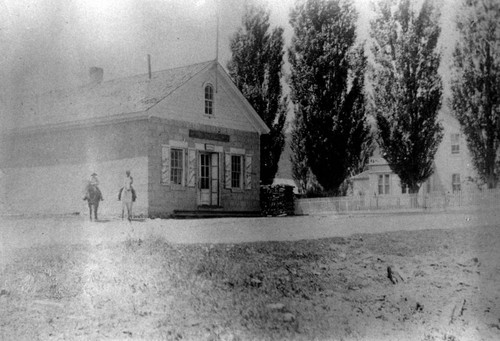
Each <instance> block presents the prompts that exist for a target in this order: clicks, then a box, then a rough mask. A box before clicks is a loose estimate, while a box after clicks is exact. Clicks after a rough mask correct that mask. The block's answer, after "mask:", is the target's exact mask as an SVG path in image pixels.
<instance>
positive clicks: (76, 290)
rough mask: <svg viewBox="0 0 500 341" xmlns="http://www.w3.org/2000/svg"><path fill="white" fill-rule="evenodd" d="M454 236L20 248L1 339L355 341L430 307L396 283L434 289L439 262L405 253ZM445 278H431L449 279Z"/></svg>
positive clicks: (4, 288) (3, 298) (5, 282)
mask: <svg viewBox="0 0 500 341" xmlns="http://www.w3.org/2000/svg"><path fill="white" fill-rule="evenodd" d="M421 233H423V232H421ZM464 233H466V234H465V237H466V238H468V237H469V236H468V235H467V233H469V232H464ZM488 233H491V231H488ZM409 235H410V236H411V240H408V236H409ZM490 235H491V234H488V236H490ZM448 237H450V235H449V234H447V233H431V235H430V237H424V236H422V235H421V234H418V233H417V234H412V233H410V234H400V233H394V234H381V235H378V236H377V235H364V236H353V237H349V238H331V239H322V240H312V241H298V242H267V243H266V242H262V243H246V244H221V245H210V244H198V245H178V244H172V243H168V242H166V241H165V240H164V239H162V238H148V239H144V240H142V239H129V240H127V241H125V242H123V243H119V244H108V245H99V246H88V245H77V246H75V245H71V246H65V245H54V246H50V247H40V248H31V249H25V250H20V251H18V252H17V254H16V255H15V257H14V260H13V261H12V262H11V263H9V264H8V265H7V266H6V267H5V269H4V270H3V271H2V272H0V292H1V293H2V294H0V304H2V305H3V307H8V309H7V310H1V308H0V314H1V315H0V317H1V318H2V319H3V320H5V321H6V322H7V323H8V325H9V329H8V332H7V333H8V334H5V335H2V336H5V338H7V339H19V338H23V336H26V335H25V334H22V331H23V328H25V327H23V326H26V325H29V326H31V327H30V328H32V330H36V333H34V332H33V334H31V335H32V336H33V337H35V338H41V339H45V338H51V335H53V336H54V335H58V336H59V337H63V335H66V336H68V337H69V338H72V337H71V336H73V337H77V336H78V337H81V338H83V339H85V338H118V339H121V338H124V337H131V338H137V339H168V340H186V339H187V340H191V339H193V340H198V339H206V340H208V339H210V340H246V339H259V340H260V339H268V340H275V339H280V340H311V339H338V340H340V339H346V340H348V339H353V338H354V339H356V338H359V339H363V335H365V336H370V335H371V334H370V331H369V330H365V329H363V328H367V327H366V326H367V325H368V326H369V325H370V324H373V325H380V326H382V325H385V324H388V323H394V325H393V328H402V329H403V330H404V329H405V328H407V326H408V324H411V323H418V324H421V319H422V318H424V317H425V316H428V315H423V313H422V312H419V311H417V310H416V308H415V306H416V303H417V302H416V301H415V300H414V299H412V298H411V297H408V296H404V295H403V294H404V291H402V292H403V294H401V295H400V296H397V297H392V296H391V295H393V294H394V290H395V289H396V288H399V290H403V289H404V288H408V291H407V292H415V291H418V290H425V291H426V294H427V295H429V290H430V288H428V287H426V288H422V287H419V286H418V285H420V284H419V283H424V282H425V280H426V278H427V277H428V276H430V275H429V274H430V273H432V272H433V271H434V270H433V268H432V267H427V268H425V267H424V266H425V264H422V262H420V263H418V269H417V268H411V266H412V264H413V263H414V261H413V259H412V258H408V257H409V256H407V255H406V253H408V254H410V255H418V254H425V255H427V254H429V253H432V252H449V253H453V252H457V248H460V247H462V246H463V245H464V243H465V244H467V243H468V242H467V241H464V240H463V238H462V239H461V238H459V237H457V235H453V238H454V239H453V240H454V241H455V242H454V243H452V242H450V241H449V238H448ZM443 238H448V240H444V239H443ZM416 242H418V243H416ZM444 243H446V245H449V248H447V249H444V248H441V247H440V246H441V245H443V244H444ZM497 244H498V238H497ZM497 244H495V243H492V242H489V244H488V245H491V247H494V246H495V245H497ZM383 245H386V247H382V246H383ZM387 245H388V246H387ZM424 251H425V252H424ZM405 257H406V258H405ZM411 257H413V256H411ZM395 261H396V262H399V263H400V264H406V266H407V267H409V268H410V269H409V270H412V271H411V272H410V271H409V272H408V276H407V277H406V278H405V283H401V284H400V285H399V286H398V287H395V286H393V285H392V284H391V283H390V281H389V280H388V279H387V277H386V266H387V263H390V262H395ZM471 266H477V265H474V264H472V265H471ZM421 268H425V269H426V270H425V271H424V270H420V269H421ZM414 274H415V275H414ZM445 275H447V276H449V277H447V278H446V277H443V278H434V282H433V283H434V284H436V283H438V281H442V283H449V281H450V278H452V277H453V276H454V274H453V273H450V274H449V275H448V274H445ZM472 275H473V274H472V273H471V274H470V276H472ZM450 276H451V277H450ZM467 276H469V273H467ZM412 285H416V286H414V287H412ZM447 286H449V284H448V285H447ZM438 287H439V286H433V287H432V288H438ZM440 287H441V288H443V287H446V286H445V284H442V285H440ZM401 288H402V289H401ZM410 289H411V290H410ZM435 290H438V289H435ZM439 290H441V289H439ZM461 290H463V289H461ZM471 290H472V289H471ZM430 294H431V295H432V293H430ZM406 295H408V294H406ZM433 297H435V298H438V297H444V296H443V295H442V293H441V292H437V291H436V296H433ZM420 303H421V302H420ZM427 306H428V304H427V303H426V304H425V307H426V308H425V309H427ZM4 309H6V308H4ZM426 313H427V311H426ZM428 323H429V322H428ZM4 326H5V325H4ZM397 326H399V327H397ZM54 331H58V332H57V333H58V334H54V333H55V332H54ZM51 333H52V334H51ZM96 333H97V334H96ZM450 335H451V334H450Z"/></svg>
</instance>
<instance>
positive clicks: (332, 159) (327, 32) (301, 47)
mask: <svg viewBox="0 0 500 341" xmlns="http://www.w3.org/2000/svg"><path fill="white" fill-rule="evenodd" d="M375 12H376V16H375V19H374V20H373V21H372V22H371V30H370V36H371V39H370V43H369V45H368V44H367V45H368V46H367V48H365V46H364V44H359V43H358V39H357V36H356V23H357V13H356V11H355V8H354V6H353V3H352V2H350V1H349V0H305V1H303V2H300V3H297V4H296V6H295V7H294V8H293V10H292V12H291V14H290V23H291V25H292V28H293V33H294V35H293V38H292V42H291V46H290V47H289V49H288V60H289V63H290V76H289V77H288V84H289V86H290V97H291V100H292V103H293V109H294V114H295V118H294V121H293V127H292V141H291V148H292V152H293V155H292V167H293V169H292V171H293V176H294V178H295V179H296V180H298V182H299V183H300V184H301V186H302V187H303V188H304V189H305V188H307V187H308V186H309V184H310V182H311V179H314V181H315V182H317V183H319V185H320V186H321V187H322V189H323V190H324V191H327V192H329V193H332V194H342V193H343V192H344V190H345V181H346V179H348V178H349V177H350V176H352V175H355V174H357V173H359V172H361V171H362V170H363V169H364V168H365V166H366V164H367V162H368V159H369V157H370V156H371V154H372V151H373V148H374V147H373V146H374V141H376V143H377V144H378V146H379V147H380V149H381V152H382V154H383V156H384V158H385V159H386V160H387V161H388V163H389V164H390V166H391V169H392V170H393V171H394V172H395V173H396V174H397V175H398V176H399V178H400V179H401V182H402V184H403V185H405V186H407V187H408V189H409V191H410V193H416V192H418V190H419V188H420V186H421V184H422V183H423V182H424V181H425V180H426V179H427V178H428V177H429V176H430V175H432V171H433V160H434V156H435V154H436V151H437V148H438V146H439V144H440V142H441V140H442V136H443V133H442V130H443V128H442V126H441V125H440V123H439V121H438V112H439V110H440V108H441V105H442V97H443V84H442V80H441V77H440V76H439V73H438V69H439V67H440V62H441V54H440V52H439V50H438V39H439V36H440V31H441V30H440V25H439V11H438V9H437V8H435V6H434V2H433V1H432V0H424V2H423V4H422V5H421V6H419V8H418V9H417V8H413V5H412V1H410V0H381V1H380V2H378V3H377V4H376V6H375ZM499 17H500V5H499V4H498V3H497V2H496V1H495V0H465V3H464V9H463V11H462V15H461V16H460V17H459V20H458V30H459V33H460V38H459V41H458V43H457V44H456V47H455V52H454V58H453V61H454V63H453V70H454V77H453V81H452V96H451V100H450V104H451V107H452V109H453V112H454V113H455V115H456V117H457V119H458V121H459V122H460V123H461V125H462V130H463V132H464V134H465V136H466V140H467V144H468V147H469V150H470V151H471V154H472V158H473V160H474V164H475V166H476V169H477V171H478V174H479V175H480V177H481V178H482V179H483V180H484V181H485V182H486V183H487V184H488V187H490V188H491V187H495V186H496V184H497V182H498V179H499V169H500V162H499V143H500V103H499V101H500V74H499V73H500V45H499V44H500V42H499V41H500V30H499V29H498V28H497V26H498V25H497V24H496V23H497V22H498V20H499V19H500V18H499ZM231 51H232V59H231V61H230V62H229V64H228V69H229V72H230V75H231V76H232V77H233V79H234V80H235V83H236V85H237V86H238V87H239V89H240V90H241V91H242V93H243V94H244V95H245V97H246V98H247V99H248V100H249V102H250V104H252V105H253V107H254V108H255V109H256V111H257V113H258V114H259V115H260V116H261V117H262V118H263V120H264V122H266V124H267V125H268V126H269V127H270V128H271V133H270V134H269V135H267V136H264V137H263V139H262V141H261V159H262V162H261V174H262V176H261V177H262V181H263V183H266V184H268V183H271V182H272V180H273V178H274V176H275V174H276V172H277V165H278V161H279V158H280V155H281V152H282V150H283V145H284V141H285V138H284V129H285V119H286V112H287V106H288V99H287V97H286V96H285V95H284V94H283V84H282V80H283V77H284V74H283V71H282V66H283V56H284V40H283V29H282V28H274V29H273V30H270V25H269V12H268V11H267V10H266V9H264V8H261V7H255V6H250V7H248V9H247V12H246V14H245V16H244V18H243V26H242V27H241V28H240V29H239V30H238V32H236V34H235V35H234V36H233V38H232V39H231ZM365 51H368V54H369V55H370V57H369V58H367V55H366V52H365ZM368 59H369V60H370V62H368V61H367V60H368ZM370 117H373V118H374V119H373V120H370Z"/></svg>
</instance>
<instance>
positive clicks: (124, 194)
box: [119, 170, 135, 221]
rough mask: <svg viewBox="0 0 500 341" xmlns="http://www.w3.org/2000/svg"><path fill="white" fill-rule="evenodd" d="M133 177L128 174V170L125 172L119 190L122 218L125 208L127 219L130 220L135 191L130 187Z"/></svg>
mask: <svg viewBox="0 0 500 341" xmlns="http://www.w3.org/2000/svg"><path fill="white" fill-rule="evenodd" d="M133 182H134V179H133V178H132V176H131V175H130V171H129V170H128V171H126V172H125V178H124V179H123V187H122V189H121V190H120V194H119V199H121V201H122V220H123V218H124V214H125V209H126V210H127V219H128V221H132V203H133V202H134V201H135V191H134V188H133V187H132V183H133Z"/></svg>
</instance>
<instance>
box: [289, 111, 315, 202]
mask: <svg viewBox="0 0 500 341" xmlns="http://www.w3.org/2000/svg"><path fill="white" fill-rule="evenodd" d="M306 134H307V132H306V130H305V129H304V127H303V121H302V117H301V115H300V112H297V113H296V114H295V119H294V121H293V126H292V133H291V141H290V149H291V150H292V154H291V155H290V162H291V164H292V177H293V179H294V180H295V181H296V182H297V184H298V186H299V188H300V190H301V192H302V193H306V192H307V189H308V185H309V182H310V170H309V165H308V162H307V154H306V146H305V140H306Z"/></svg>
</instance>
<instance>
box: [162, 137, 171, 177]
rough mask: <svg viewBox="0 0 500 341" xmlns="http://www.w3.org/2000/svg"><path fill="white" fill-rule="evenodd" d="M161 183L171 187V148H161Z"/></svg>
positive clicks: (163, 146)
mask: <svg viewBox="0 0 500 341" xmlns="http://www.w3.org/2000/svg"><path fill="white" fill-rule="evenodd" d="M161 183H162V184H165V185H170V147H169V146H167V145H162V146H161Z"/></svg>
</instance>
